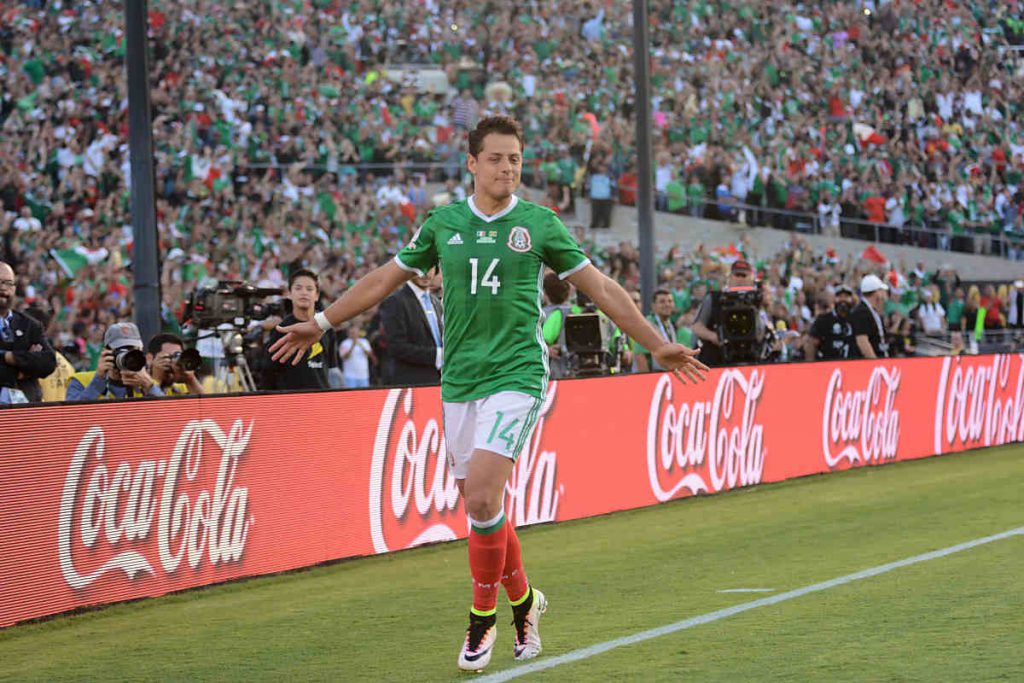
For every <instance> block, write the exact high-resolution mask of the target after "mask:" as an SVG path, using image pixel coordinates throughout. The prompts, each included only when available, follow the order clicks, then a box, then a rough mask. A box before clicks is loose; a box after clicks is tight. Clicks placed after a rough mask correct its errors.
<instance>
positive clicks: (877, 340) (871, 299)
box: [850, 275, 889, 358]
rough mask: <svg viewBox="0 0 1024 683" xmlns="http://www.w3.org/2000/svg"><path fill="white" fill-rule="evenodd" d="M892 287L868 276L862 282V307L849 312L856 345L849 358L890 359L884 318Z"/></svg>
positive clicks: (852, 347)
mask: <svg viewBox="0 0 1024 683" xmlns="http://www.w3.org/2000/svg"><path fill="white" fill-rule="evenodd" d="M888 297H889V287H888V286H887V285H886V284H885V283H884V282H882V280H881V278H879V277H878V276H877V275H865V276H864V277H863V278H861V281H860V303H859V304H857V306H856V307H855V308H854V309H853V311H851V312H850V324H852V325H853V334H854V339H855V340H856V343H855V344H854V345H853V346H851V347H850V358H887V357H888V356H889V345H888V344H887V343H886V341H885V327H884V325H883V323H882V315H883V312H884V311H885V301H886V299H887V298H888Z"/></svg>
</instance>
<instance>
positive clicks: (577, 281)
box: [569, 265, 708, 384]
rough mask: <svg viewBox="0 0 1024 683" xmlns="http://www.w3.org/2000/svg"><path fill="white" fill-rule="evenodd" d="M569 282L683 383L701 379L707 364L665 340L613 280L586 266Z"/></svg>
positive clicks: (691, 353)
mask: <svg viewBox="0 0 1024 683" xmlns="http://www.w3.org/2000/svg"><path fill="white" fill-rule="evenodd" d="M569 282H571V283H572V284H573V285H574V286H575V287H576V289H578V290H580V291H581V292H583V293H584V294H586V295H587V296H589V297H590V298H591V300H592V301H593V302H594V303H595V304H597V307H598V308H600V309H601V310H602V311H604V312H605V314H606V315H607V316H608V317H609V318H611V319H612V322H614V323H615V324H616V325H618V326H619V328H620V329H622V331H623V332H625V333H626V334H628V335H629V336H630V337H632V338H633V339H635V340H636V341H637V342H639V343H640V345H641V346H643V347H644V348H645V349H649V350H650V352H651V354H652V355H653V356H654V357H655V358H656V359H657V360H658V363H660V364H661V366H662V367H664V368H668V369H669V370H671V371H672V372H673V373H675V375H676V377H678V378H679V379H680V380H682V381H683V382H686V381H687V380H689V381H691V382H693V383H694V384H696V383H697V382H699V381H703V380H704V373H705V372H707V371H708V367H707V366H706V365H704V364H703V363H701V362H700V361H699V360H697V351H696V349H690V348H687V347H686V346H683V345H682V344H672V343H669V342H667V341H665V339H664V338H663V337H662V336H661V333H660V332H658V330H657V329H656V328H655V327H654V325H652V324H651V323H650V321H648V320H647V319H646V318H644V316H643V314H642V313H641V312H640V309H638V308H637V307H636V304H634V303H633V301H632V299H630V298H629V294H628V293H627V292H626V290H624V289H623V288H622V287H621V286H620V285H619V283H617V282H615V280H612V279H611V278H610V277H608V276H607V275H605V274H604V273H602V272H601V271H599V270H598V269H597V268H595V267H594V266H593V265H588V266H586V267H585V268H583V269H582V270H580V271H579V272H577V273H574V274H572V275H570V276H569Z"/></svg>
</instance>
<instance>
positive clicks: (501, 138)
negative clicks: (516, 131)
mask: <svg viewBox="0 0 1024 683" xmlns="http://www.w3.org/2000/svg"><path fill="white" fill-rule="evenodd" d="M467 165H468V167H469V172H470V173H472V174H473V179H474V181H475V185H476V192H477V193H478V194H482V195H486V196H488V197H490V198H492V199H497V200H502V199H505V198H507V197H508V196H509V195H511V194H512V193H513V192H515V191H516V188H517V187H519V179H520V177H521V176H522V173H523V149H522V147H520V145H519V140H518V139H517V138H516V136H514V135H502V134H500V133H491V134H490V135H487V136H486V137H484V139H483V144H482V146H481V148H480V153H479V154H478V155H476V156H473V155H472V154H470V155H469V159H468V161H467Z"/></svg>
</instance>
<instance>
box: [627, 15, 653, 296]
mask: <svg viewBox="0 0 1024 683" xmlns="http://www.w3.org/2000/svg"><path fill="white" fill-rule="evenodd" d="M650 53H651V41H650V27H649V25H648V21H647V0H633V80H634V83H635V88H636V90H635V92H636V95H635V97H634V109H635V114H636V174H637V187H636V211H637V232H638V233H639V234H638V237H639V240H638V241H639V243H640V296H641V297H642V298H643V309H644V313H650V312H651V296H652V295H653V294H654V286H655V283H656V282H657V280H656V278H655V273H654V188H653V187H652V183H653V170H654V169H653V166H652V164H651V82H650V73H649V70H648V63H649V60H650Z"/></svg>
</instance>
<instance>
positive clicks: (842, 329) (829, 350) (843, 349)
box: [804, 285, 857, 361]
mask: <svg viewBox="0 0 1024 683" xmlns="http://www.w3.org/2000/svg"><path fill="white" fill-rule="evenodd" d="M820 301H821V307H822V309H823V310H822V312H821V313H820V314H819V315H818V317H817V318H815V319H814V322H813V323H811V330H810V332H808V333H807V339H806V340H805V341H804V359H805V360H810V361H814V360H840V359H843V358H849V357H850V353H851V349H853V348H854V347H855V346H856V345H857V342H856V339H855V337H854V334H853V324H852V323H851V322H850V313H851V311H853V304H854V301H856V298H855V297H854V295H853V289H852V288H850V287H848V286H847V285H839V286H838V287H836V292H835V306H834V307H833V306H832V301H831V296H830V295H829V294H828V293H827V292H826V293H824V294H822V295H821V298H820Z"/></svg>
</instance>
